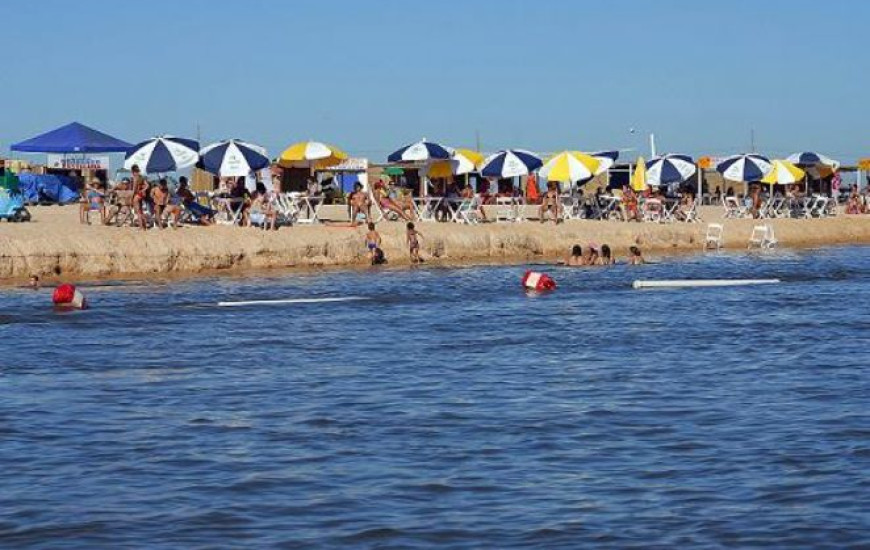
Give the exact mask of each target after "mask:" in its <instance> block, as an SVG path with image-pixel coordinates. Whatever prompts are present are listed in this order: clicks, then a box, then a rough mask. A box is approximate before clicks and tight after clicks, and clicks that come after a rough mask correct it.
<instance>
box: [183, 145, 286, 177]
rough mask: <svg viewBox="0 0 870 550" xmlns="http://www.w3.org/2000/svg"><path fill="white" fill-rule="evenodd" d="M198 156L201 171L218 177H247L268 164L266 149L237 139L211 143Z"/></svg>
mask: <svg viewBox="0 0 870 550" xmlns="http://www.w3.org/2000/svg"><path fill="white" fill-rule="evenodd" d="M199 154H200V157H201V159H200V162H201V164H202V167H203V169H204V170H205V171H206V172H211V173H212V174H217V175H218V176H236V177H238V176H247V175H248V174H250V173H251V172H256V171H257V170H262V169H263V168H266V167H267V166H269V164H270V162H269V157H268V155H267V154H266V149H264V148H263V147H260V146H259V145H254V144H253V143H248V142H246V141H241V140H238V139H228V140H226V141H221V142H218V143H212V144H211V145H207V146H206V147H203V149H202V150H201V151H200V152H199Z"/></svg>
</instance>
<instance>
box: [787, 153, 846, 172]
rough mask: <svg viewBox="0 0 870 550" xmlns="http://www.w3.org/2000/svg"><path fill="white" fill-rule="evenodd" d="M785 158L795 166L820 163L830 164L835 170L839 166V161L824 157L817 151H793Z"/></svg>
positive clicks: (817, 164)
mask: <svg viewBox="0 0 870 550" xmlns="http://www.w3.org/2000/svg"><path fill="white" fill-rule="evenodd" d="M786 160H787V161H789V162H791V163H792V164H796V165H797V166H801V167H808V166H819V165H822V166H830V167H831V168H834V169H835V170H836V169H837V168H839V167H840V163H839V162H837V161H836V160H834V159H832V158H830V157H826V156H825V155H821V154H819V153H813V152H812V151H803V152H800V153H794V154H792V155H789V156H788V158H786Z"/></svg>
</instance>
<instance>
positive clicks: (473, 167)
mask: <svg viewBox="0 0 870 550" xmlns="http://www.w3.org/2000/svg"><path fill="white" fill-rule="evenodd" d="M451 152H452V154H453V157H452V158H451V159H450V160H433V161H430V162H429V163H428V164H427V165H426V175H427V176H429V177H430V178H449V177H450V176H461V175H463V174H470V173H472V172H476V171H477V168H478V166H480V164H481V163H482V162H483V155H481V154H480V153H478V152H477V151H472V150H471V149H453V150H451Z"/></svg>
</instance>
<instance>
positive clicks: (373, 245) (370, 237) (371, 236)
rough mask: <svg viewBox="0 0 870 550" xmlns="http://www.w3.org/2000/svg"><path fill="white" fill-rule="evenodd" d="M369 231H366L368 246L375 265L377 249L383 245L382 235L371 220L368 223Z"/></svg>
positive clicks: (370, 257)
mask: <svg viewBox="0 0 870 550" xmlns="http://www.w3.org/2000/svg"><path fill="white" fill-rule="evenodd" d="M368 228H369V231H368V233H366V248H368V250H369V259H370V260H371V262H372V265H375V258H376V257H377V251H378V249H379V248H380V247H381V235H380V233H378V232H377V230H375V224H374V223H372V222H369V225H368Z"/></svg>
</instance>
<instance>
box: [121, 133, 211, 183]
mask: <svg viewBox="0 0 870 550" xmlns="http://www.w3.org/2000/svg"><path fill="white" fill-rule="evenodd" d="M198 160H199V143H198V142H197V141H195V140H192V139H185V138H180V137H173V136H160V137H155V138H151V139H148V140H145V141H143V142H142V143H139V144H137V145H134V146H133V147H132V148H131V149H130V150H129V151H127V155H126V156H125V157H124V168H126V169H127V170H129V169H131V168H132V167H133V165H134V164H135V165H137V166H139V168H141V169H142V171H143V172H145V173H146V174H160V173H164V172H176V171H178V170H182V169H184V168H188V167H190V166H193V165H194V164H196V161H198Z"/></svg>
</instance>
